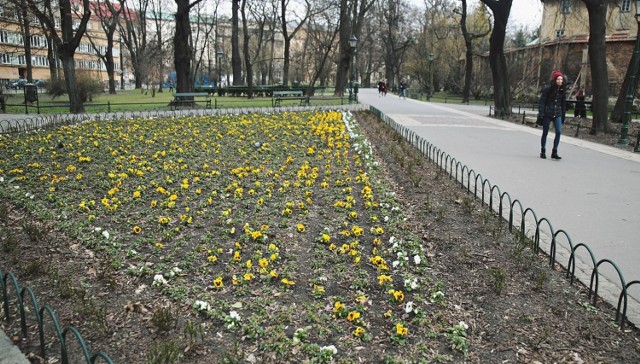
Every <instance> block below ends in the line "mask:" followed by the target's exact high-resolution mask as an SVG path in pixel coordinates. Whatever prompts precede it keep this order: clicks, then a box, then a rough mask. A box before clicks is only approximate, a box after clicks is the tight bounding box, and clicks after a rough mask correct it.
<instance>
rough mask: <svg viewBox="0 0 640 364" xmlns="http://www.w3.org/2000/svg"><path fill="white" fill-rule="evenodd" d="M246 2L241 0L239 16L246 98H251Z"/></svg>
mask: <svg viewBox="0 0 640 364" xmlns="http://www.w3.org/2000/svg"><path fill="white" fill-rule="evenodd" d="M246 5H247V0H242V6H241V12H240V13H241V14H242V33H243V37H244V38H243V40H244V41H243V42H242V43H243V47H242V49H243V51H244V52H243V53H244V63H245V65H246V67H247V98H249V99H252V98H253V65H252V64H251V54H250V52H249V27H248V26H247V15H246V12H245V8H246Z"/></svg>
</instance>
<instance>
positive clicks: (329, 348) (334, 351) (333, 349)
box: [320, 345, 338, 355]
mask: <svg viewBox="0 0 640 364" xmlns="http://www.w3.org/2000/svg"><path fill="white" fill-rule="evenodd" d="M320 351H321V352H322V351H329V352H331V354H332V355H336V354H338V349H337V348H336V347H335V346H334V345H329V346H323V347H321V348H320Z"/></svg>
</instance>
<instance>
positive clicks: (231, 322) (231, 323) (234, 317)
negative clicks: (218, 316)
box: [224, 311, 241, 330]
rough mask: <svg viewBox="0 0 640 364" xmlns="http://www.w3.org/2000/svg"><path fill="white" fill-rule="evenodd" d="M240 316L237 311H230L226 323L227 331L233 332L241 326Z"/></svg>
mask: <svg viewBox="0 0 640 364" xmlns="http://www.w3.org/2000/svg"><path fill="white" fill-rule="evenodd" d="M240 320H241V319H240V314H238V312H236V311H230V312H229V316H227V317H226V318H225V320H224V322H225V323H226V324H227V329H229V330H231V329H233V328H234V327H236V326H237V325H239V324H240Z"/></svg>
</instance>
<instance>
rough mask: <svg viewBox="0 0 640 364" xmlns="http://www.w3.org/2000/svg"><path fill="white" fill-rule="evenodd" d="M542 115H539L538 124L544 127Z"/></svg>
mask: <svg viewBox="0 0 640 364" xmlns="http://www.w3.org/2000/svg"><path fill="white" fill-rule="evenodd" d="M542 119H543V118H542V115H538V117H537V118H536V124H537V125H542Z"/></svg>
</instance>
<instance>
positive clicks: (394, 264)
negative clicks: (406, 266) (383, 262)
mask: <svg viewBox="0 0 640 364" xmlns="http://www.w3.org/2000/svg"><path fill="white" fill-rule="evenodd" d="M391 265H392V266H393V267H394V268H397V267H398V265H400V262H399V261H397V260H394V261H393V263H391Z"/></svg>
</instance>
